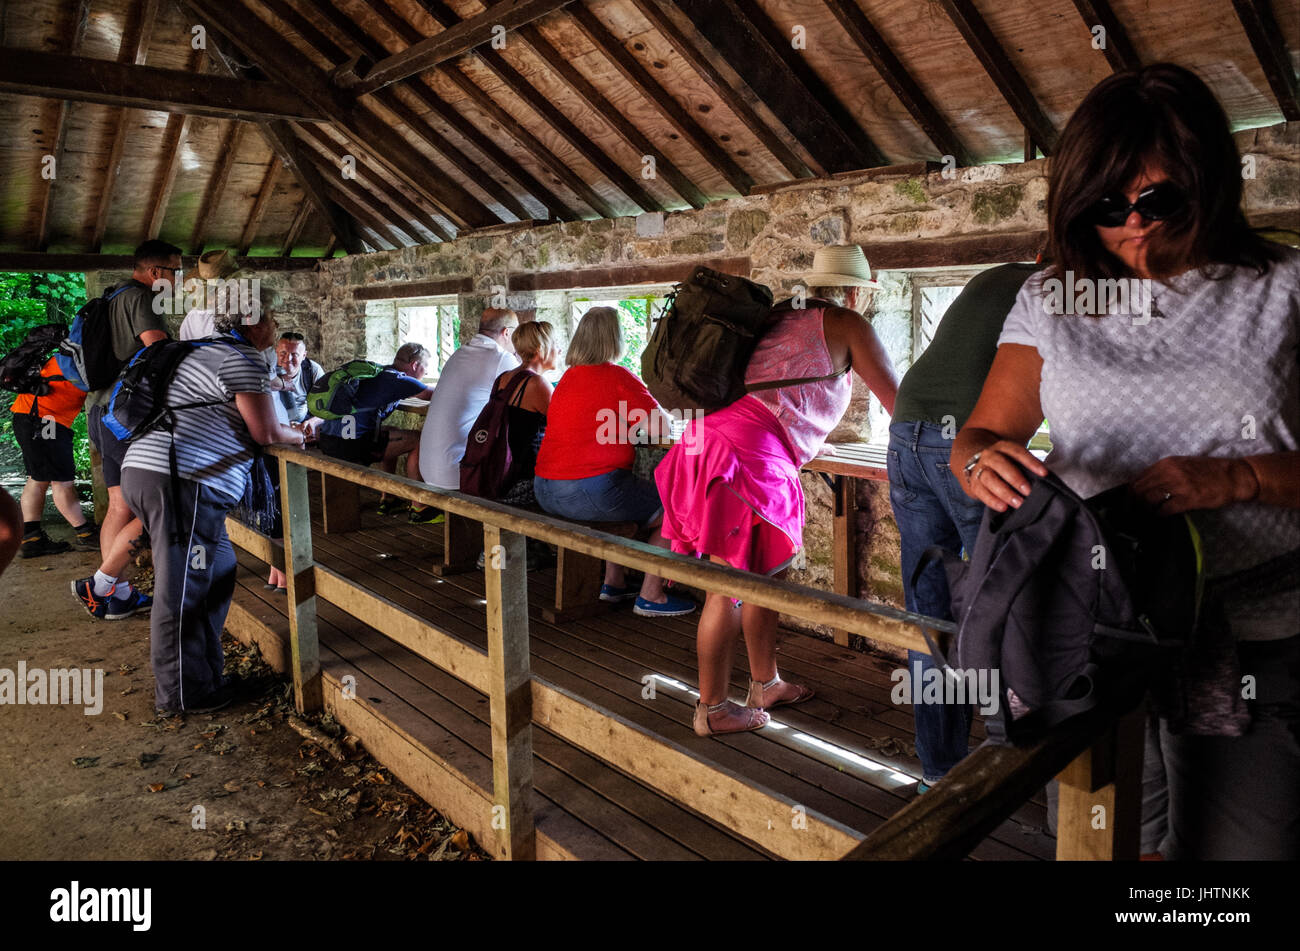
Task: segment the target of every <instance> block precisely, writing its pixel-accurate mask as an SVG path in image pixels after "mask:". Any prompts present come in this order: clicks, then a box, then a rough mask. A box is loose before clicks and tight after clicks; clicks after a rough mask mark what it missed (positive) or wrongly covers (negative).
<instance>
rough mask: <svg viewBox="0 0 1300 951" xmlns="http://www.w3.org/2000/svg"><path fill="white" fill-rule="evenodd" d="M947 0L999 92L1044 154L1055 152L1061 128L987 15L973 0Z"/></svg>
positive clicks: (955, 22)
mask: <svg viewBox="0 0 1300 951" xmlns="http://www.w3.org/2000/svg"><path fill="white" fill-rule="evenodd" d="M939 2H940V3H942V4H943V8H944V10H945V11H946V12H947V14H948V18H949V19H951V20H952V22H953V25H954V26H956V27H957V30H958V32H960V33H961V35H962V38H963V39H965V40H966V45H967V46H969V47H970V50H971V52H972V53H974V54H975V56H976V58H977V59H978V60H979V61H980V63H981V64H982V65H983V67H984V71H985V72H987V73H988V75H989V78H990V79H992V80H993V84H994V85H995V86H997V87H998V92H1000V93H1001V94H1002V98H1003V99H1005V100H1006V101H1007V104H1008V105H1009V106H1011V109H1012V111H1013V112H1015V114H1016V118H1018V119H1019V120H1020V124H1021V125H1022V126H1024V127H1025V128H1026V129H1028V130H1029V134H1030V136H1031V137H1032V138H1033V140H1034V144H1035V145H1037V146H1038V148H1040V149H1041V150H1042V152H1043V154H1044V155H1051V154H1052V151H1053V150H1054V149H1055V148H1056V139H1057V135H1058V133H1057V131H1056V127H1055V126H1053V125H1052V121H1051V120H1050V119H1048V118H1047V114H1046V113H1045V112H1043V108H1042V106H1040V105H1039V104H1038V100H1037V99H1035V98H1034V94H1033V93H1032V92H1030V91H1029V86H1028V85H1026V84H1025V80H1024V78H1023V77H1021V75H1020V73H1019V71H1018V70H1017V69H1016V67H1015V66H1013V65H1012V63H1011V60H1010V59H1009V58H1008V57H1007V54H1006V51H1005V50H1004V49H1003V48H1002V44H1001V43H999V42H998V41H997V38H996V37H994V35H993V31H992V30H990V29H989V25H988V24H987V23H985V22H984V17H982V16H981V15H980V12H979V11H978V10H977V9H975V4H974V3H972V2H971V0H939Z"/></svg>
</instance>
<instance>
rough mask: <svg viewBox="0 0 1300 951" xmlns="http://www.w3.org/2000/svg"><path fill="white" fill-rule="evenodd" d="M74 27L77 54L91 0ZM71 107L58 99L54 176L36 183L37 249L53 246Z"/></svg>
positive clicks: (79, 9)
mask: <svg viewBox="0 0 1300 951" xmlns="http://www.w3.org/2000/svg"><path fill="white" fill-rule="evenodd" d="M72 16H73V19H72V29H71V30H69V31H67V33H66V35H69V36H71V40H70V41H69V43H68V53H69V55H75V54H76V52H77V50H78V48H80V46H81V41H82V40H83V39H85V36H86V27H87V26H88V25H89V23H90V0H80V2H79V3H78V4H77V5H76V6H75V7H74V8H73V11H72ZM71 109H72V103H71V102H69V101H68V100H66V99H64V100H61V101H60V102H59V105H58V114H57V115H56V116H55V119H54V136H53V141H54V148H53V150H52V151H51V152H50V153H49V154H50V155H52V156H54V169H53V177H52V178H46V177H45V176H44V175H42V176H40V178H39V180H38V183H37V187H38V188H40V189H41V190H42V194H41V196H40V198H39V199H38V200H39V202H40V209H41V210H40V212H39V214H38V217H37V219H36V228H35V234H36V243H35V250H37V251H44V250H45V249H46V248H48V247H49V246H50V209H51V208H53V207H54V187H55V183H56V182H57V181H58V175H59V166H60V165H61V164H62V163H63V147H64V146H65V145H66V144H67V141H68V113H69V112H70V111H71Z"/></svg>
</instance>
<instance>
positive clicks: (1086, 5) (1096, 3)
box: [1074, 0, 1142, 73]
mask: <svg viewBox="0 0 1300 951" xmlns="http://www.w3.org/2000/svg"><path fill="white" fill-rule="evenodd" d="M1074 8H1075V9H1076V10H1078V11H1079V16H1081V17H1083V22H1084V23H1085V24H1087V27H1088V31H1089V33H1091V32H1092V31H1093V30H1094V29H1096V28H1097V27H1101V28H1102V30H1104V31H1105V32H1104V34H1103V35H1104V36H1105V38H1106V40H1105V42H1106V45H1105V46H1103V47H1102V50H1101V51H1102V52H1103V53H1105V54H1106V60H1107V62H1109V63H1110V68H1111V70H1112V71H1113V72H1116V73H1120V72H1123V71H1124V70H1126V69H1141V68H1142V57H1140V56H1138V54H1137V50H1135V49H1134V48H1133V42H1132V41H1131V40H1130V39H1129V36H1128V31H1127V30H1126V29H1124V24H1123V23H1121V22H1120V19H1119V17H1118V16H1116V15H1115V10H1114V8H1112V7H1111V5H1110V0H1074Z"/></svg>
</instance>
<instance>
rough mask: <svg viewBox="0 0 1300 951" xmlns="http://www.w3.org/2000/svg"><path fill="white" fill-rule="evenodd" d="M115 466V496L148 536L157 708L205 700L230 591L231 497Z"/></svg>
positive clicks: (217, 676)
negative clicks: (118, 478)
mask: <svg viewBox="0 0 1300 951" xmlns="http://www.w3.org/2000/svg"><path fill="white" fill-rule="evenodd" d="M178 483H179V484H178V485H177V486H176V487H173V485H172V481H171V479H170V478H169V477H168V476H166V475H163V474H162V473H158V472H148V471H146V470H144V469H132V468H126V469H123V470H122V496H123V498H124V499H125V500H126V503H127V505H129V506H130V508H131V511H132V512H134V513H135V514H136V515H137V516H139V518H140V521H142V522H143V523H144V526H145V529H146V530H147V531H148V532H149V537H150V538H151V539H152V540H153V570H154V593H153V616H152V618H151V619H150V624H149V656H150V661H151V662H152V665H153V676H154V683H155V687H154V699H155V703H156V705H157V706H158V707H159V708H161V709H164V710H172V711H182V710H185V709H187V708H191V707H199V706H203V705H204V701H206V700H207V699H208V698H209V697H210V696H211V695H212V693H213V692H214V691H216V690H217V688H218V687H220V686H221V682H222V670H223V668H224V667H225V655H224V653H223V652H222V650H221V630H222V628H223V627H224V626H225V623H226V612H227V611H229V610H230V599H231V597H232V596H233V595H234V593H235V550H234V548H233V547H232V546H231V544H230V539H229V538H227V537H226V513H227V512H228V511H229V510H230V509H231V508H233V507H234V505H235V502H234V500H232V499H230V498H229V497H228V496H225V495H222V494H220V493H217V492H214V491H213V490H212V489H211V488H209V487H208V486H205V485H201V484H200V483H197V482H191V481H189V480H187V479H180V480H178Z"/></svg>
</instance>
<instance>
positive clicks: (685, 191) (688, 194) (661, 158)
mask: <svg viewBox="0 0 1300 951" xmlns="http://www.w3.org/2000/svg"><path fill="white" fill-rule="evenodd" d="M518 36H519V39H520V40H522V41H523V42H524V43H526V44H528V47H529V48H530V49H531V50H532V51H533V52H534V53H535V54H536V55H537V57H538V58H539V59H541V60H542V62H544V63H546V65H547V66H548V67H550V69H551V71H552V72H553V73H555V75H556V76H558V77H559V78H560V79H562V80H563V81H564V82H565V84H566V85H567V86H568V87H569V88H570V89H572V90H573V91H574V92H575V93H576V94H577V95H579V96H581V97H582V98H583V99H585V100H586V101H587V104H588V105H590V106H591V108H592V109H594V110H596V112H598V113H599V114H600V115H601V117H602V118H603V119H604V120H605V121H606V122H608V123H609V124H610V125H611V126H613V127H614V130H615V131H616V132H618V134H619V135H621V136H622V137H623V139H624V140H625V141H626V142H627V143H628V144H629V145H631V146H632V148H634V149H636V150H637V151H638V152H639V153H640V154H641V155H651V156H654V157H655V170H656V174H659V175H662V176H663V178H664V181H666V182H668V184H669V185H671V186H672V187H673V189H674V190H675V191H676V192H677V194H679V195H681V196H682V197H683V198H684V199H686V201H687V203H688V204H690V205H691V206H692V207H695V208H703V207H704V206H705V205H706V204H708V202H709V199H708V196H706V195H705V194H704V192H702V191H700V189H699V186H697V185H696V184H695V183H694V182H692V181H691V180H690V179H689V178H687V177H686V174H685V173H684V172H683V171H682V170H681V169H679V168H678V167H677V166H676V165H674V164H673V162H672V160H671V159H669V158H668V157H667V156H666V155H664V154H663V153H662V152H661V151H660V150H659V149H656V148H655V146H654V145H653V144H652V143H651V142H650V140H649V139H647V138H646V137H645V136H644V135H643V134H642V133H641V130H640V129H638V128H637V127H636V126H635V125H633V124H632V122H631V121H629V120H628V118H627V117H626V116H624V115H623V113H622V112H621V111H620V110H619V108H618V107H617V106H616V105H614V103H613V102H611V101H610V99H609V97H608V96H606V95H605V94H604V93H603V92H601V91H600V90H599V89H597V88H596V87H595V86H594V85H592V83H591V82H590V81H589V80H588V79H587V77H585V76H583V75H582V73H580V72H579V71H578V70H577V68H576V67H574V65H573V64H572V63H570V62H569V61H568V60H567V59H565V57H564V55H563V54H562V53H561V52H560V51H559V50H557V49H556V48H555V47H554V46H553V45H552V44H551V42H550V41H549V40H547V39H546V37H545V36H544V35H543V34H542V31H541V30H539V29H537V27H536V26H534V25H533V24H531V23H530V24H529V25H527V26H524V27H521V28H520V29H519V33H518Z"/></svg>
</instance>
